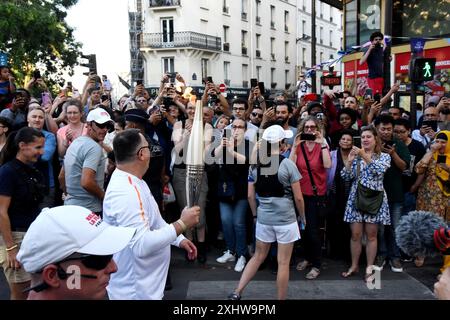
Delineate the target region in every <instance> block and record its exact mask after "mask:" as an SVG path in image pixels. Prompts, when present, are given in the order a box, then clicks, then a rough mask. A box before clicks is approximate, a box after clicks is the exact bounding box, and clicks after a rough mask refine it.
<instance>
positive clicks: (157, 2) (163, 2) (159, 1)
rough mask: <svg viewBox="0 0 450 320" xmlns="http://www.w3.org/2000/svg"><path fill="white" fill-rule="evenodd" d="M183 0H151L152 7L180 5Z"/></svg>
mask: <svg viewBox="0 0 450 320" xmlns="http://www.w3.org/2000/svg"><path fill="white" fill-rule="evenodd" d="M180 2H181V0H150V8H157V7H172V6H180Z"/></svg>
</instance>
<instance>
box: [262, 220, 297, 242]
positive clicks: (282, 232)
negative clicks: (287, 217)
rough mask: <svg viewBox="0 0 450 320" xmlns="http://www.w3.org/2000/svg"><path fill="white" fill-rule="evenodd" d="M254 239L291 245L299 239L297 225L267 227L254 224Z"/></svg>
mask: <svg viewBox="0 0 450 320" xmlns="http://www.w3.org/2000/svg"><path fill="white" fill-rule="evenodd" d="M255 236H256V239H258V240H259V241H262V242H267V243H271V242H275V241H276V242H278V243H292V242H295V241H297V240H299V239H300V230H299V229H298V223H297V222H293V223H291V224H286V225H282V226H269V225H267V224H261V223H259V222H256V232H255Z"/></svg>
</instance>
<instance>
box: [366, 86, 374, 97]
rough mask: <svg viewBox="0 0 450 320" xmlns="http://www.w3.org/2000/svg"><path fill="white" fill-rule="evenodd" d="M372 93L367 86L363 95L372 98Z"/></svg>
mask: <svg viewBox="0 0 450 320" xmlns="http://www.w3.org/2000/svg"><path fill="white" fill-rule="evenodd" d="M372 95H373V93H372V89H370V88H367V89H366V93H365V94H364V96H365V97H367V98H372Z"/></svg>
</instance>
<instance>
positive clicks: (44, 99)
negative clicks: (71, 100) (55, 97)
mask: <svg viewBox="0 0 450 320" xmlns="http://www.w3.org/2000/svg"><path fill="white" fill-rule="evenodd" d="M41 98H42V105H47V104H52V100H51V99H50V93H49V92H46V91H44V92H42V94H41Z"/></svg>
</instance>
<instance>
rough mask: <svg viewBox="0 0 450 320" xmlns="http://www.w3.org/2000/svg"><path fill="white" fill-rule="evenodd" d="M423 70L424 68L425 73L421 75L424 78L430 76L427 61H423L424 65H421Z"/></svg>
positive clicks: (429, 67)
mask: <svg viewBox="0 0 450 320" xmlns="http://www.w3.org/2000/svg"><path fill="white" fill-rule="evenodd" d="M423 70H425V73H424V75H423V77H424V78H427V77H431V71H430V70H431V66H430V64H429V63H428V61H426V62H425V67H423Z"/></svg>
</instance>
